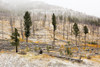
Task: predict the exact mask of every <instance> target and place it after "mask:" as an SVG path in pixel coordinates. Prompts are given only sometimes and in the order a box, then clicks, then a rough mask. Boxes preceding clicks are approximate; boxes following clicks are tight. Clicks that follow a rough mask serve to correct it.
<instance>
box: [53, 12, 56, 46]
mask: <svg viewBox="0 0 100 67" xmlns="http://www.w3.org/2000/svg"><path fill="white" fill-rule="evenodd" d="M52 25H53V44H54V45H55V30H56V16H55V14H54V13H53V15H52ZM53 47H54V46H53Z"/></svg>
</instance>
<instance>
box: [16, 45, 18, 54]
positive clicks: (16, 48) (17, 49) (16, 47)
mask: <svg viewBox="0 0 100 67" xmlns="http://www.w3.org/2000/svg"><path fill="white" fill-rule="evenodd" d="M17 52H18V46H17V45H16V53H17Z"/></svg>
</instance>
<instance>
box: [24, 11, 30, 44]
mask: <svg viewBox="0 0 100 67" xmlns="http://www.w3.org/2000/svg"><path fill="white" fill-rule="evenodd" d="M31 26H32V21H31V16H30V13H29V12H28V11H26V13H25V15H24V30H25V37H26V42H27V43H28V37H29V36H30V29H31Z"/></svg>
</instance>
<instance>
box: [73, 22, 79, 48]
mask: <svg viewBox="0 0 100 67" xmlns="http://www.w3.org/2000/svg"><path fill="white" fill-rule="evenodd" d="M73 33H74V35H75V38H76V46H77V36H78V34H79V28H78V25H77V23H74V25H73Z"/></svg>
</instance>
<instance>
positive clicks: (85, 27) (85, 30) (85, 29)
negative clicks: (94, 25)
mask: <svg viewBox="0 0 100 67" xmlns="http://www.w3.org/2000/svg"><path fill="white" fill-rule="evenodd" d="M87 33H88V28H87V26H84V34H85V47H86V34H87Z"/></svg>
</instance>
